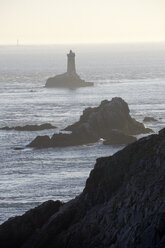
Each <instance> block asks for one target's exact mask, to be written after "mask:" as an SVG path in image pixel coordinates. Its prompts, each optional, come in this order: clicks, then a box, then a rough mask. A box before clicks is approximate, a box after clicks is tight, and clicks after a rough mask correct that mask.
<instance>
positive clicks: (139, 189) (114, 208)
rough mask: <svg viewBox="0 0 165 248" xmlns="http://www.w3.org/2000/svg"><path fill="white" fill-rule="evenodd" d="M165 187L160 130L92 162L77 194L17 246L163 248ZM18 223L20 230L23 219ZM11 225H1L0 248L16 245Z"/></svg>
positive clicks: (164, 135) (164, 151) (163, 133)
mask: <svg viewBox="0 0 165 248" xmlns="http://www.w3.org/2000/svg"><path fill="white" fill-rule="evenodd" d="M164 182H165V129H163V130H161V131H160V132H159V134H158V135H156V134H155V135H150V136H148V137H145V138H142V139H140V140H139V141H137V142H135V143H133V144H131V145H129V146H127V147H126V148H124V149H123V150H122V151H119V152H117V153H116V154H114V155H113V156H110V157H105V158H99V159H97V162H96V165H95V167H94V169H93V170H92V171H91V173H90V176H89V178H88V179H87V182H86V186H85V188H84V191H83V192H82V194H81V195H80V196H79V197H77V198H75V199H74V200H72V201H70V202H68V203H66V204H65V205H64V206H61V207H60V209H59V211H55V214H54V215H52V216H51V217H50V218H47V220H46V221H45V223H44V224H43V225H42V227H40V228H38V229H37V228H33V232H32V233H33V234H31V235H29V236H26V240H24V241H23V242H22V243H20V245H19V246H17V247H23V248H45V247H48V248H53V247H57V248H66V247H67V248H75V247H79V248H96V247H97V248H104V247H105V248H133V247H134V248H163V247H165V187H164ZM48 217H49V216H48ZM20 218H22V222H21V225H22V228H21V230H24V228H25V227H26V225H27V224H28V219H26V221H24V218H23V216H22V217H20ZM16 220H17V219H16V218H13V219H12V220H10V221H8V222H6V223H4V224H3V225H1V226H0V247H2V248H3V247H5V248H7V247H13V246H12V244H13V239H14V238H15V236H16V235H17V239H18V240H21V232H20V229H18V230H15V229H14V224H15V223H16ZM19 225H20V223H19ZM19 234H20V235H19Z"/></svg>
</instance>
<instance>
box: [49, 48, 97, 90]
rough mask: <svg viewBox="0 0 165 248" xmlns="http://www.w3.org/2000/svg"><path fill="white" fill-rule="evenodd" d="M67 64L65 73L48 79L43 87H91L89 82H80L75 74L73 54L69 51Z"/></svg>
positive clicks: (91, 84)
mask: <svg viewBox="0 0 165 248" xmlns="http://www.w3.org/2000/svg"><path fill="white" fill-rule="evenodd" d="M67 57H68V64H67V72H66V73H63V74H60V75H57V76H55V77H52V78H48V80H47V81H46V85H45V87H48V88H52V87H56V88H59V87H61V88H71V89H73V88H79V87H86V86H93V83H91V82H85V81H84V80H82V79H81V78H80V77H79V75H78V74H77V73H76V67H75V53H73V52H72V51H71V50H70V53H69V54H67Z"/></svg>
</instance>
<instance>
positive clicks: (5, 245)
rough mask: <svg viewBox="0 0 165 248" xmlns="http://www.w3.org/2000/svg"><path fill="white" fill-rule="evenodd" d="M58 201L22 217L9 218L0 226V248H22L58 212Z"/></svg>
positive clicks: (46, 204)
mask: <svg viewBox="0 0 165 248" xmlns="http://www.w3.org/2000/svg"><path fill="white" fill-rule="evenodd" d="M62 205H63V204H62V203H61V202H60V201H55V202H54V201H51V200H50V201H47V202H44V203H43V204H42V205H40V206H39V207H36V208H34V209H31V210H29V211H28V212H26V213H25V214H24V215H22V216H17V217H14V218H10V219H9V220H8V221H6V222H5V223H4V224H2V225H1V226H0V247H1V248H10V247H12V248H13V247H14V248H15V247H16V248H19V247H22V245H23V244H24V243H25V242H26V241H27V239H28V238H29V237H31V236H32V235H34V234H35V233H37V230H38V229H39V228H41V227H42V226H43V225H44V224H45V223H46V222H47V221H48V219H49V218H50V217H51V216H52V215H53V214H55V213H56V212H58V210H59V209H60V207H61V206H62Z"/></svg>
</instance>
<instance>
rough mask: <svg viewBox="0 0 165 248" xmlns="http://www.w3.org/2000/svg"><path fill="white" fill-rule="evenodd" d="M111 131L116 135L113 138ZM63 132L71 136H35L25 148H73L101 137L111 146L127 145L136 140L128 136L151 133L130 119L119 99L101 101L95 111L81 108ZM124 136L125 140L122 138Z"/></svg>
mask: <svg viewBox="0 0 165 248" xmlns="http://www.w3.org/2000/svg"><path fill="white" fill-rule="evenodd" d="M114 129H115V134H116V135H114ZM65 131H71V132H72V133H71V134H63V133H60V134H54V135H53V136H52V137H51V138H50V137H49V136H44V137H42V136H38V137H36V138H35V139H34V140H33V141H32V142H31V143H30V144H29V145H28V146H30V147H38V148H40V147H58V146H74V145H75V146H76V145H83V144H88V143H94V142H97V141H98V140H99V139H101V138H102V139H105V140H108V141H109V142H110V143H111V144H123V142H124V143H125V144H127V143H130V142H133V141H135V140H136V138H134V137H132V138H131V137H130V135H137V134H141V133H149V132H152V130H151V129H149V128H145V126H144V125H143V124H142V123H140V122H138V121H136V120H135V119H134V118H132V117H131V116H130V110H129V107H128V104H127V103H126V102H125V101H124V100H123V99H122V98H119V97H115V98H113V99H112V100H111V101H108V100H104V101H102V102H101V104H100V105H99V106H98V107H96V108H87V109H85V110H84V111H83V114H82V115H81V116H80V120H79V121H78V122H76V123H74V124H73V125H71V126H68V127H66V128H65ZM128 135H129V137H126V136H128ZM115 137H116V139H117V141H116V140H115ZM124 137H125V139H124ZM126 138H127V139H126ZM128 140H129V142H128Z"/></svg>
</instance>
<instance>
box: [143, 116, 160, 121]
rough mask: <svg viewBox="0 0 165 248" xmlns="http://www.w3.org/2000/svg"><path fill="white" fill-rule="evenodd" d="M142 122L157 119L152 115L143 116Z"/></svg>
mask: <svg viewBox="0 0 165 248" xmlns="http://www.w3.org/2000/svg"><path fill="white" fill-rule="evenodd" d="M143 121H144V122H150V121H157V120H156V119H155V118H154V117H149V116H146V117H144V120H143Z"/></svg>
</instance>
